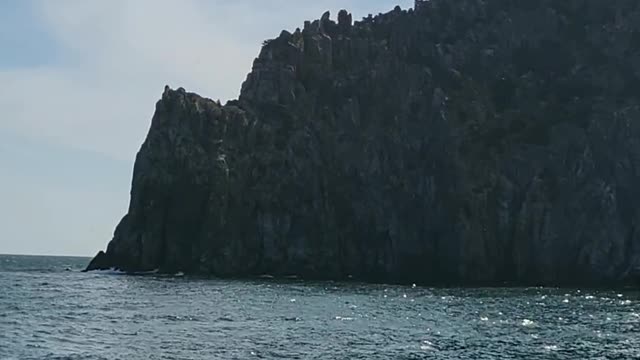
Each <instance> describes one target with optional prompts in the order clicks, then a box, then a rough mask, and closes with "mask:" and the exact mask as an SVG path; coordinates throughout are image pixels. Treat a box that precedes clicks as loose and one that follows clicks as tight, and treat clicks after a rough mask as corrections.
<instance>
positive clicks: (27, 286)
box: [0, 256, 640, 359]
mask: <svg viewBox="0 0 640 360" xmlns="http://www.w3.org/2000/svg"><path fill="white" fill-rule="evenodd" d="M87 261H88V259H82V258H63V257H18V256H0V289H2V290H0V359H252V358H255V359H276V358H290V359H494V358H495V359H509V358H513V359H516V358H518V359H523V358H525V359H536V358H538V359H634V358H636V359H637V358H640V293H639V292H638V291H629V290H628V291H594V290H582V291H581V290H578V289H543V288H520V289H432V288H420V287H406V286H389V285H366V284H345V283H332V282H323V283H305V282H301V281H287V282H282V281H273V280H254V281H226V280H216V279H193V278H185V277H164V276H124V275H119V274H116V273H88V274H85V273H81V272H79V270H81V269H82V267H83V266H85V265H86V263H87Z"/></svg>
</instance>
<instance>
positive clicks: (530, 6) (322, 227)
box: [88, 0, 640, 285]
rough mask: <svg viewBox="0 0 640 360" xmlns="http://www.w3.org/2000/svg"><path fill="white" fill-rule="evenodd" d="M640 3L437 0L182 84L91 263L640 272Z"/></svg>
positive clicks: (418, 279)
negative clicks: (213, 82)
mask: <svg viewBox="0 0 640 360" xmlns="http://www.w3.org/2000/svg"><path fill="white" fill-rule="evenodd" d="M639 96H640V2H638V1H637V0H617V1H611V2H610V1H601V0H567V1H556V0H537V1H531V0H458V1H447V0H431V1H425V2H419V7H417V9H415V10H414V9H411V10H408V11H406V10H401V9H400V8H398V7H396V8H395V9H394V10H393V11H391V12H389V13H386V14H380V15H378V16H375V17H371V16H370V17H368V18H365V19H363V20H362V21H359V22H355V23H353V22H352V19H351V15H350V14H348V13H347V12H346V11H341V12H340V13H339V14H338V16H337V22H334V21H332V20H331V19H330V16H329V13H326V14H324V15H323V16H322V18H321V19H319V20H316V21H313V22H306V23H305V24H304V29H303V30H299V29H298V30H296V31H295V32H293V33H290V32H287V31H283V32H282V33H281V34H280V36H278V37H277V38H275V39H273V40H269V41H266V42H265V44H264V47H263V48H262V50H261V52H260V55H259V57H258V58H257V59H256V60H255V62H254V64H253V69H252V71H251V73H250V74H249V75H248V77H247V79H246V81H245V82H244V84H243V85H242V91H241V95H240V97H239V99H238V100H235V101H230V102H229V103H227V104H226V105H224V106H221V105H220V104H219V103H217V102H214V101H211V100H208V99H205V98H202V97H200V96H198V95H196V94H192V93H188V92H186V91H184V90H183V89H178V90H171V89H169V88H166V89H165V91H164V93H163V95H162V99H161V100H160V101H159V102H158V103H157V105H156V112H155V115H154V117H153V120H152V123H151V128H150V130H149V134H148V136H147V139H146V141H145V142H144V144H143V145H142V148H141V149H140V152H139V153H138V155H137V158H136V162H135V169H134V174H133V183H132V190H131V203H130V207H129V211H128V214H127V215H125V216H124V218H123V219H122V221H121V222H120V224H119V225H118V226H117V228H116V230H115V234H114V237H113V240H112V241H111V242H110V243H109V246H108V248H107V251H106V253H103V252H101V253H100V254H99V255H98V256H97V257H96V258H95V259H94V260H93V262H92V263H91V264H90V265H89V267H88V269H90V270H91V269H101V268H109V267H116V268H119V269H122V270H125V271H146V270H152V269H159V270H160V271H162V272H176V271H183V272H187V273H206V274H214V275H217V276H251V275H259V274H272V275H275V276H278V275H298V276H301V277H306V278H335V279H340V278H347V277H351V276H352V277H353V278H356V279H364V280H370V281H393V282H415V283H445V284H482V283H486V284H496V283H503V282H510V283H516V284H586V285H609V284H622V283H629V282H633V281H636V279H638V278H640V207H639V206H638V204H639V203H640V186H639V185H640V101H639Z"/></svg>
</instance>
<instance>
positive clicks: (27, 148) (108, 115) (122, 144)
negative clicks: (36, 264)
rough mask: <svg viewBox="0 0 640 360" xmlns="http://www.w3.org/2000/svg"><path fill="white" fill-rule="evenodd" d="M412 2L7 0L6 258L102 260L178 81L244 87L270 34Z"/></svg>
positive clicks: (2, 141)
mask: <svg viewBox="0 0 640 360" xmlns="http://www.w3.org/2000/svg"><path fill="white" fill-rule="evenodd" d="M412 4H413V1H412V0H314V1H311V0H261V1H258V0H234V1H229V0H180V1H175V0H93V1H86V0H56V1H50V0H0V254H32V255H77V256H92V255H94V254H95V253H96V252H97V251H98V250H100V249H104V248H106V245H107V243H108V241H109V240H110V239H111V237H112V234H113V229H114V227H115V225H116V224H117V223H118V221H119V220H120V218H121V217H122V216H123V215H124V214H125V213H126V210H127V207H128V203H129V190H130V184H131V175H132V169H133V160H134V158H135V154H136V152H137V151H138V148H139V147H140V145H141V144H142V142H143V140H144V137H145V136H146V133H147V130H148V128H149V125H150V122H151V116H152V115H153V109H154V106H155V102H156V101H157V100H158V99H159V98H160V96H161V94H162V91H163V88H164V86H165V85H169V86H171V87H173V88H177V87H184V88H185V89H187V90H188V91H192V92H197V93H199V94H201V95H202V96H206V97H209V98H212V99H220V100H221V101H223V102H225V101H226V100H230V99H235V98H237V97H238V94H239V91H240V85H241V84H242V81H243V80H244V79H245V77H246V74H247V73H248V72H249V71H250V69H251V64H252V62H253V59H254V58H255V57H256V56H257V54H258V53H259V50H260V44H261V43H262V41H263V40H265V39H269V38H273V37H276V36H278V34H279V33H280V31H281V30H282V29H287V30H290V31H292V30H294V29H295V28H296V27H302V25H303V23H304V20H313V19H318V18H320V16H321V15H322V13H324V12H325V11H326V10H330V11H331V14H332V19H335V17H336V15H337V13H338V10H340V9H343V8H344V9H347V10H349V11H350V12H352V13H353V15H354V19H360V18H362V17H365V16H367V15H368V14H370V13H371V14H378V13H380V12H387V11H389V10H391V9H393V7H394V6H395V5H400V6H401V7H402V8H403V9H406V8H409V7H410V6H412Z"/></svg>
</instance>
